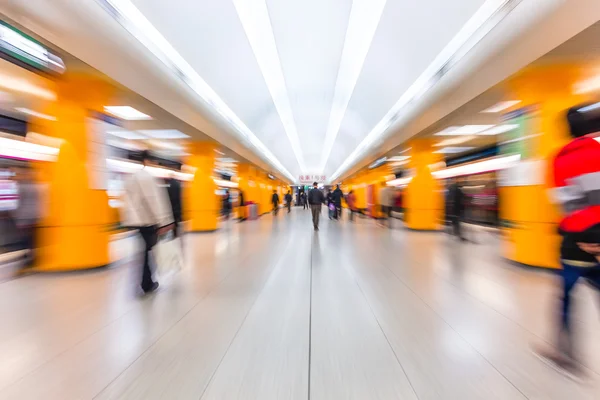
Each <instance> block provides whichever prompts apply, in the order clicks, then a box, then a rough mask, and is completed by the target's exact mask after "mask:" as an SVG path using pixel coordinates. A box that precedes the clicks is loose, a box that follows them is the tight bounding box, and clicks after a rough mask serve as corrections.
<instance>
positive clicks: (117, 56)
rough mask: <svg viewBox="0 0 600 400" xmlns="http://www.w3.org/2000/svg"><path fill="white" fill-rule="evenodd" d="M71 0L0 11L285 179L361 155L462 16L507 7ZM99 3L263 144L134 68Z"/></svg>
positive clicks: (121, 34)
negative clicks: (187, 70) (164, 51)
mask: <svg viewBox="0 0 600 400" xmlns="http://www.w3.org/2000/svg"><path fill="white" fill-rule="evenodd" d="M80 1H81V2H73V1H71V0H29V1H28V2H22V1H21V0H5V2H4V4H5V9H3V5H0V12H3V13H6V14H7V15H9V16H10V17H11V18H12V19H14V20H16V21H18V22H19V23H20V24H22V25H24V26H25V27H27V28H29V29H31V30H33V31H34V32H36V33H37V34H39V35H41V36H44V37H46V38H47V39H48V40H50V41H53V42H54V43H55V44H56V45H58V46H61V47H63V48H64V49H65V50H67V51H69V52H71V53H72V54H74V55H75V56H77V57H80V58H81V59H83V60H84V61H85V62H88V63H89V64H91V65H92V66H94V67H96V68H98V69H99V70H101V71H102V72H104V73H106V74H107V75H109V76H111V77H113V78H114V79H115V80H117V81H119V82H120V83H122V84H124V85H125V86H128V87H130V88H131V89H132V90H135V91H137V92H138V93H140V94H141V95H143V96H145V97H146V98H148V99H149V100H151V101H153V102H155V103H156V104H158V105H159V106H161V107H164V108H165V109H166V110H168V111H169V112H170V113H173V114H174V115H176V116H178V117H179V118H181V119H182V120H184V121H185V122H186V123H188V124H190V125H192V126H194V127H196V128H197V129H199V130H201V131H202V132H204V133H206V134H207V135H209V136H211V137H213V138H215V139H217V140H219V141H222V142H223V143H225V144H226V145H228V146H234V145H235V146H238V145H240V144H241V146H243V147H245V148H247V149H249V150H250V151H251V152H254V153H255V154H258V156H259V157H261V158H262V160H264V161H266V162H267V163H269V164H270V165H271V166H272V167H273V168H275V169H279V170H280V171H281V172H282V173H283V174H284V175H286V176H287V177H288V178H290V176H291V177H297V176H298V175H300V174H304V173H322V174H325V175H327V176H328V177H329V176H331V175H333V174H334V172H338V175H339V171H340V166H342V165H343V164H344V163H346V164H347V163H348V162H349V161H350V162H351V163H352V164H354V163H356V162H357V161H359V158H358V157H357V155H356V150H357V149H361V148H362V147H365V143H366V141H365V138H366V137H367V135H369V133H370V132H372V131H373V130H374V128H375V127H376V126H378V124H380V123H382V124H383V126H389V125H390V124H387V125H386V121H387V120H386V118H387V117H388V116H389V115H388V113H389V112H390V110H391V109H393V108H394V107H395V106H397V104H398V101H399V99H401V98H402V96H403V95H405V93H406V92H407V91H408V90H412V89H411V87H412V86H413V85H414V84H415V82H416V81H417V80H418V79H419V77H420V76H422V74H423V73H424V71H426V70H427V69H428V68H429V67H431V65H432V63H434V62H438V63H439V62H440V60H443V54H442V55H440V54H441V53H443V52H444V51H447V50H448V48H449V43H450V42H451V41H452V40H453V38H456V37H457V35H459V34H460V33H461V32H464V31H465V29H466V28H465V26H466V25H467V26H469V24H467V23H468V22H469V21H470V22H469V23H470V24H473V23H474V22H475V21H476V19H477V18H478V17H480V16H481V15H483V14H485V13H486V12H488V13H489V11H490V10H495V9H496V8H498V7H499V6H501V5H503V4H505V3H507V1H506V0H460V6H457V2H454V1H448V0H421V1H419V2H417V1H413V0H169V1H164V0H97V1H94V0H80ZM102 1H106V2H108V3H112V4H113V5H121V6H123V5H128V3H129V5H133V6H134V7H136V8H137V10H138V11H139V12H141V14H142V15H143V16H144V17H145V18H146V19H147V20H148V21H149V22H150V23H151V24H152V25H153V27H154V28H156V30H157V31H158V32H159V33H160V35H162V37H163V38H164V39H166V41H167V42H168V43H169V44H170V45H171V46H172V48H173V49H174V50H175V51H176V52H177V53H178V54H179V56H181V57H182V58H183V60H185V62H187V64H189V65H190V66H191V68H192V69H193V71H195V73H197V74H198V75H199V76H200V77H201V78H202V80H203V81H205V82H206V84H208V86H210V88H212V90H213V91H214V93H216V95H218V97H219V98H220V99H221V100H222V101H223V103H224V104H225V105H226V108H227V109H228V110H227V112H231V113H232V114H234V117H237V118H239V121H241V123H242V124H243V126H245V127H247V128H248V129H249V131H251V133H252V134H253V135H254V136H255V137H256V138H257V139H258V140H259V141H260V143H262V145H264V147H266V149H267V151H265V149H264V148H263V147H262V145H261V144H260V143H258V142H257V141H256V140H255V138H252V139H247V137H246V138H243V135H239V134H238V135H237V136H236V134H235V132H233V131H235V130H236V129H237V128H239V126H240V125H239V124H237V125H236V126H235V128H236V129H234V127H233V125H229V126H228V127H227V120H228V119H229V118H228V117H229V116H227V117H224V114H223V113H222V112H221V113H215V112H214V110H213V109H211V107H210V105H207V104H206V102H202V101H200V100H199V98H198V96H196V100H195V101H192V100H191V99H193V98H194V95H196V93H192V92H191V91H190V89H189V88H186V89H185V90H183V89H182V88H181V86H182V84H181V82H178V84H171V85H169V84H167V81H166V80H160V79H156V77H157V76H158V75H159V72H160V74H163V75H164V76H166V74H170V75H169V79H170V82H171V83H172V82H175V81H177V80H178V77H177V76H176V74H173V73H171V72H172V71H171V72H170V71H167V68H165V66H164V64H163V65H162V66H161V63H160V62H158V61H157V59H156V60H155V62H154V63H151V62H147V60H146V63H139V64H135V63H136V60H134V58H135V57H134V56H135V55H137V57H138V58H141V56H140V54H142V52H145V57H149V58H151V57H154V56H152V55H151V54H150V52H149V51H148V50H147V49H145V48H143V46H142V44H141V43H140V42H137V41H136V40H135V39H133V36H132V35H131V33H130V32H131V30H130V32H127V31H126V30H125V29H123V27H122V26H120V25H118V24H117V23H116V22H115V20H113V18H112V17H111V16H110V14H109V13H108V12H106V10H105V9H103V8H102V7H101V6H100V3H101V2H102ZM573 1H578V2H584V1H586V0H573ZM521 3H528V4H530V6H531V7H530V11H528V12H529V13H530V14H532V15H533V13H535V12H537V13H538V14H540V15H543V14H541V10H542V6H541V5H542V3H544V4H545V7H550V6H552V7H555V6H554V3H556V4H558V3H559V1H558V0H535V1H534V0H521ZM533 3H536V4H533ZM534 6H535V7H534ZM474 16H476V17H474ZM121 23H122V24H123V20H121ZM126 25H127V24H123V26H125V27H126ZM472 26H473V25H471V27H472ZM461 30H462V31H461ZM470 36H472V35H470ZM107 58H109V60H107ZM111 58H112V59H111ZM140 65H144V66H145V68H146V69H150V68H152V74H154V77H155V79H149V78H150V77H152V76H153V75H152V74H150V73H147V72H146V71H143V70H142V69H139V66H140ZM136 68H137V69H136ZM132 72H133V73H132ZM134 75H135V76H134ZM163 75H160V76H161V77H163V78H164V76H163ZM178 85H179V86H178ZM434 89H435V88H434ZM175 91H177V93H176V94H175V93H174V92H175ZM396 111H397V110H396ZM227 112H226V113H225V114H227ZM198 115H203V116H205V117H206V119H204V118H200V119H199V117H198ZM234 119H235V118H234ZM382 120H383V122H382ZM238 130H239V129H238ZM365 148H366V149H367V150H368V148H367V147H365ZM234 150H235V151H238V152H239V153H241V154H242V155H245V154H244V152H243V151H241V150H240V149H237V148H236V149H234ZM267 153H271V154H270V155H269V154H267ZM271 155H272V157H271ZM364 155H365V154H361V156H363V158H364ZM247 158H249V159H251V160H252V157H249V156H248V157H247ZM344 167H348V166H347V165H344Z"/></svg>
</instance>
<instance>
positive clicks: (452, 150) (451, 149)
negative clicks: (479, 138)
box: [434, 147, 475, 154]
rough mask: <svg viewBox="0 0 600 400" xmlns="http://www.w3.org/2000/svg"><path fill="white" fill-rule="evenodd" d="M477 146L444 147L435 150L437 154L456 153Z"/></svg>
mask: <svg viewBox="0 0 600 400" xmlns="http://www.w3.org/2000/svg"><path fill="white" fill-rule="evenodd" d="M474 148H475V147H444V148H443V149H439V150H437V151H434V153H437V154H456V153H464V152H465V151H469V150H473V149H474Z"/></svg>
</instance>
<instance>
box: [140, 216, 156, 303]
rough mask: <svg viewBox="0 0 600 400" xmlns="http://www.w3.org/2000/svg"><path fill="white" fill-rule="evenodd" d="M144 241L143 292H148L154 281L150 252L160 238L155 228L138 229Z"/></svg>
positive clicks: (143, 227)
mask: <svg viewBox="0 0 600 400" xmlns="http://www.w3.org/2000/svg"><path fill="white" fill-rule="evenodd" d="M138 229H139V231H140V234H141V235H142V239H144V245H145V248H144V264H143V265H142V283H141V286H142V290H143V291H145V292H147V291H148V290H150V289H152V285H153V284H154V281H153V280H152V271H151V270H150V250H152V248H153V247H154V245H155V244H156V241H157V240H158V236H157V234H156V228H155V227H154V226H142V227H140V228H138Z"/></svg>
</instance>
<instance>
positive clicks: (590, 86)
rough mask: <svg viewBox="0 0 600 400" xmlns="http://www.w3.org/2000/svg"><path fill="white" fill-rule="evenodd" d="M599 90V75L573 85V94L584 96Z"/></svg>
mask: <svg viewBox="0 0 600 400" xmlns="http://www.w3.org/2000/svg"><path fill="white" fill-rule="evenodd" d="M597 90H600V75H597V76H593V77H591V78H588V79H585V80H583V81H579V82H577V83H576V84H575V85H573V91H574V92H575V94H584V93H589V92H595V91H597Z"/></svg>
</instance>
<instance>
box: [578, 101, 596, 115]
mask: <svg viewBox="0 0 600 400" xmlns="http://www.w3.org/2000/svg"><path fill="white" fill-rule="evenodd" d="M598 108H600V103H594V104H590V105H589V106H585V107H581V108H580V109H579V110H577V111H579V112H580V113H585V112H589V111H593V110H597V109H598Z"/></svg>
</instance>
